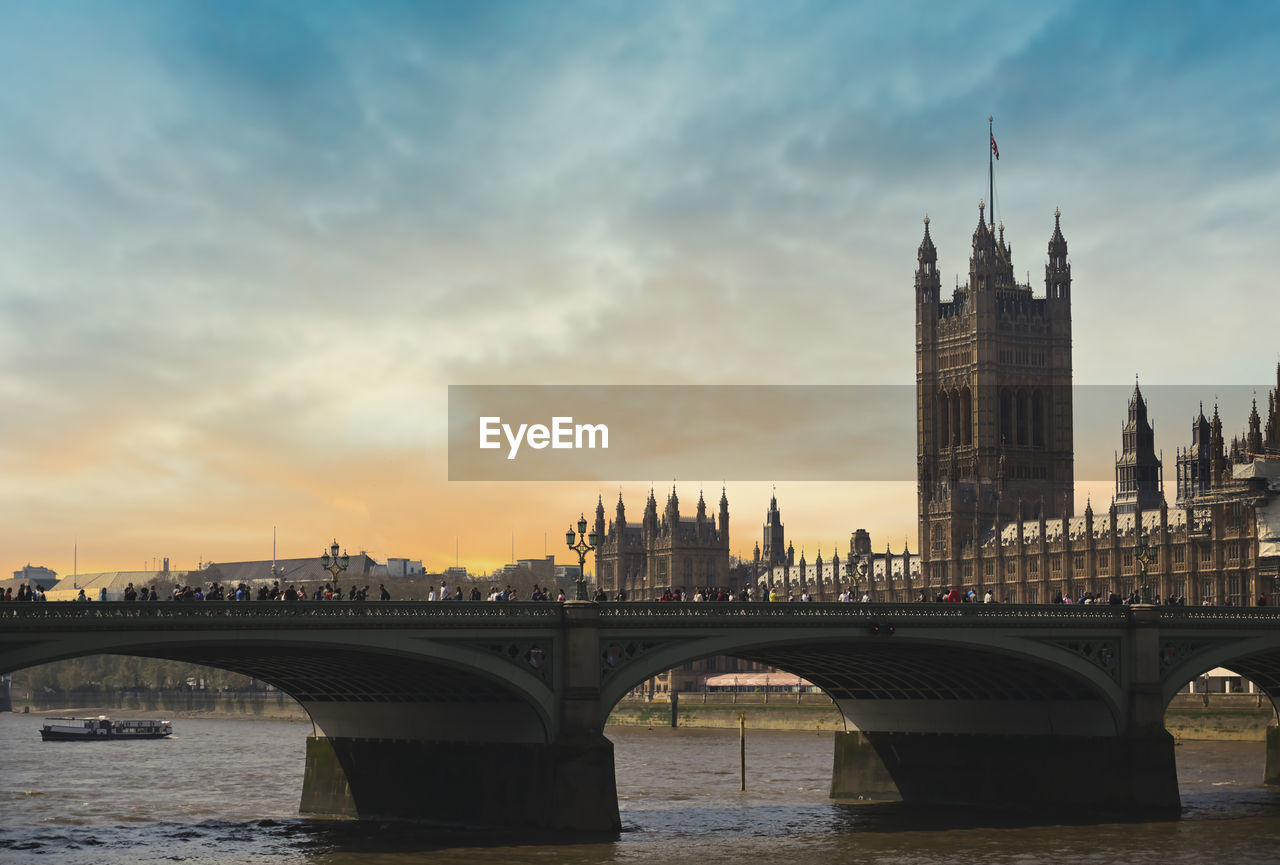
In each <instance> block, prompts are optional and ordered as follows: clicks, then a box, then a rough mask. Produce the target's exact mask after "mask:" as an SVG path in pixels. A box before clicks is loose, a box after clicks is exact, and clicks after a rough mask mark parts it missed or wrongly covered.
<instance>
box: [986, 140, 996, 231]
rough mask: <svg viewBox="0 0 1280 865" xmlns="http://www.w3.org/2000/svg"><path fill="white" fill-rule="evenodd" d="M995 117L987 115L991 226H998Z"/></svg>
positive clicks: (988, 204) (988, 206)
mask: <svg viewBox="0 0 1280 865" xmlns="http://www.w3.org/2000/svg"><path fill="white" fill-rule="evenodd" d="M994 122H995V117H993V116H992V115H990V114H988V115H987V195H988V196H990V197H989V198H988V199H987V213H989V214H990V215H991V227H992V228H995V227H996V163H995V148H994V147H992V146H991V142H993V141H995V140H996V133H995V127H994V126H993V125H992V124H993V123H994Z"/></svg>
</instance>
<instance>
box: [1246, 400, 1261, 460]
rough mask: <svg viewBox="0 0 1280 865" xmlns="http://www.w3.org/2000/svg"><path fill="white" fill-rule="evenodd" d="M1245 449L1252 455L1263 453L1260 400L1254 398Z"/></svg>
mask: <svg viewBox="0 0 1280 865" xmlns="http://www.w3.org/2000/svg"><path fill="white" fill-rule="evenodd" d="M1245 449H1246V450H1247V451H1248V452H1249V453H1251V454H1260V453H1262V418H1261V417H1259V416H1258V398H1257V397H1256V396H1255V397H1254V398H1253V410H1252V411H1250V412H1249V435H1248V436H1247V437H1246V439H1245Z"/></svg>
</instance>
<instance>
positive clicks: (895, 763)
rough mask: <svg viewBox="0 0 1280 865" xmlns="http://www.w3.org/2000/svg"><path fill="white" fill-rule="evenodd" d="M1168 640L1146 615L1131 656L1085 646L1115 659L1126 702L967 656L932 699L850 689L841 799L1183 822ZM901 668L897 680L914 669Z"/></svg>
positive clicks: (836, 793)
mask: <svg viewBox="0 0 1280 865" xmlns="http://www.w3.org/2000/svg"><path fill="white" fill-rule="evenodd" d="M1157 633H1158V631H1157V611H1156V610H1155V609H1150V610H1142V609H1135V610H1134V611H1133V614H1132V617H1131V622H1130V626H1129V633H1128V635H1127V638H1126V639H1124V640H1123V641H1122V644H1123V648H1122V649H1121V648H1120V647H1118V646H1116V647H1113V646H1111V645H1110V644H1109V643H1107V642H1102V643H1091V642H1089V641H1087V640H1081V641H1079V642H1078V643H1076V645H1077V646H1078V647H1080V649H1081V650H1084V651H1086V652H1093V653H1099V652H1101V653H1106V652H1114V653H1115V655H1114V656H1113V661H1112V663H1113V664H1115V665H1117V669H1115V671H1114V672H1115V674H1116V679H1117V680H1121V681H1125V682H1126V683H1127V687H1126V688H1125V689H1124V690H1123V691H1121V692H1120V693H1119V699H1115V700H1109V699H1108V695H1107V692H1106V691H1105V690H1101V691H1091V690H1090V689H1088V688H1086V687H1081V684H1080V682H1079V680H1075V681H1073V680H1072V679H1071V678H1068V677H1066V676H1060V675H1056V674H1055V673H1054V672H1053V671H1052V670H1051V669H1050V668H1044V667H1040V668H1037V667H1034V666H1030V665H1027V664H1026V663H1025V662H1024V661H1019V660H1014V659H1010V658H1001V657H999V656H996V655H991V654H987V653H985V652H983V651H976V652H975V651H972V650H968V649H964V648H962V647H956V649H955V650H954V651H953V652H951V653H949V654H950V655H951V660H950V661H948V662H947V663H946V665H945V666H944V668H943V669H940V670H937V671H936V675H934V674H933V672H934V671H924V670H920V671H918V672H917V681H920V682H921V683H922V687H923V688H925V689H928V690H930V691H931V692H932V693H930V694H929V695H928V696H929V697H931V698H930V699H910V698H909V697H908V698H907V699H892V700H885V699H867V697H868V696H869V694H867V693H865V692H864V693H849V689H848V688H844V689H840V690H843V691H844V693H842V694H840V695H839V696H837V699H836V702H837V704H838V705H839V706H840V709H841V711H842V712H843V713H844V715H845V719H846V724H847V727H848V730H847V731H846V732H843V733H837V734H836V741H835V755H834V761H833V766H832V774H831V796H832V798H833V799H836V800H838V801H845V802H857V801H909V802H916V803H927V804H948V805H950V804H958V803H963V804H965V805H974V806H990V807H1016V808H1022V809H1027V808H1034V809H1036V810H1045V811H1054V810H1064V811H1071V812H1077V813H1078V812H1080V811H1095V810H1096V811H1099V812H1111V813H1134V812H1168V813H1170V814H1176V813H1178V811H1179V808H1180V800H1179V795H1178V778H1177V769H1176V766H1175V761H1174V741H1173V737H1172V736H1171V735H1170V734H1169V733H1168V732H1167V731H1166V730H1165V729H1164V721H1163V716H1164V706H1165V699H1164V697H1163V695H1162V692H1161V678H1160V660H1159V658H1160V655H1159V647H1158V645H1157ZM932 657H933V663H935V664H936V663H937V655H936V653H934V654H933V656H932ZM1106 657H1107V656H1106V655H1104V656H1103V658H1104V660H1105V659H1106ZM889 660H890V659H887V658H886V662H888V661H889ZM895 660H896V666H897V668H898V670H901V669H903V667H904V666H907V665H909V664H910V663H911V661H910V659H904V658H901V657H900V658H897V659H895ZM1112 690H1114V689H1112ZM896 696H899V697H901V696H903V695H896ZM915 696H917V697H922V696H923V695H921V694H917V695H915ZM939 697H941V699H939ZM1121 701H1122V702H1121Z"/></svg>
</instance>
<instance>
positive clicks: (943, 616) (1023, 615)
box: [600, 602, 1129, 626]
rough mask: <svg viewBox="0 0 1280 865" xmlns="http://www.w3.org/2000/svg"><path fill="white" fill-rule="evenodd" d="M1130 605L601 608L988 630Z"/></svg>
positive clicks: (1096, 617) (1078, 620)
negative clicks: (944, 624) (930, 625)
mask: <svg viewBox="0 0 1280 865" xmlns="http://www.w3.org/2000/svg"><path fill="white" fill-rule="evenodd" d="M1128 610H1129V608H1128V607H1124V606H1116V607H1113V606H1109V605H1098V606H1094V605H1091V604H1086V605H1075V604H1071V605H1063V604H921V603H914V604H874V603H873V604H847V603H785V604H766V603H748V604H743V603H723V602H708V603H669V602H622V603H606V604H601V605H600V620H601V624H610V625H617V624H625V623H627V622H640V621H644V620H649V621H661V622H664V623H666V624H672V625H675V624H680V625H697V624H706V625H708V626H711V625H716V624H720V623H723V622H724V621H725V620H732V621H737V622H741V621H742V620H744V619H745V620H748V621H750V622H751V623H753V624H758V625H760V626H774V625H777V626H783V625H786V626H794V625H796V624H797V623H805V622H811V623H814V624H818V623H823V624H832V625H838V624H857V623H864V624H867V625H871V624H873V623H875V622H882V623H892V624H895V625H898V624H903V623H907V622H910V623H915V624H931V623H942V622H945V623H947V624H949V625H957V626H966V625H973V626H983V625H987V626H989V625H994V624H1002V625H1008V624H1012V623H1015V622H1023V623H1028V624H1033V623H1035V624H1038V623H1044V622H1048V621H1052V622H1054V623H1057V624H1078V625H1081V626H1085V625H1094V626H1096V625H1113V624H1122V623H1124V622H1125V621H1127V620H1128V615H1129V613H1128Z"/></svg>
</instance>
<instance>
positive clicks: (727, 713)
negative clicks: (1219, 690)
mask: <svg viewBox="0 0 1280 865" xmlns="http://www.w3.org/2000/svg"><path fill="white" fill-rule="evenodd" d="M740 713H741V714H745V715H746V723H747V726H748V727H750V728H752V729H756V730H805V731H823V730H843V729H844V719H843V717H842V716H841V715H840V711H839V710H838V709H837V708H836V706H835V704H834V703H832V702H831V700H830V699H829V698H828V697H827V696H826V695H824V694H804V695H785V694H784V695H770V697H769V702H767V703H766V702H765V701H764V699H763V695H761V694H739V695H737V697H736V700H734V698H733V695H728V694H681V695H680V697H679V699H678V700H677V701H676V722H677V723H676V726H679V727H711V728H736V727H737V726H738V723H739V721H738V715H739V714H740ZM1274 719H1275V712H1274V711H1273V710H1272V708H1271V703H1270V702H1269V701H1268V700H1267V699H1266V698H1265V697H1264V698H1262V699H1261V700H1258V699H1257V698H1256V697H1255V696H1253V695H1248V696H1246V695H1214V697H1213V698H1211V699H1210V700H1209V701H1207V704H1206V701H1205V700H1204V698H1203V696H1202V695H1194V696H1193V695H1189V694H1188V695H1185V698H1184V695H1179V696H1178V697H1175V698H1174V700H1173V702H1172V703H1171V704H1170V706H1169V708H1168V710H1167V711H1166V712H1165V716H1164V725H1165V729H1167V730H1168V731H1169V732H1170V733H1171V734H1172V735H1173V737H1174V739H1176V740H1179V741H1181V740H1187V741H1210V742H1262V741H1265V740H1266V732H1267V725H1268V724H1271V723H1273V721H1274ZM608 723H609V724H610V725H613V726H628V727H634V726H639V727H670V726H672V724H671V704H670V703H668V702H666V701H656V700H655V701H645V700H624V701H622V702H621V703H619V704H618V705H617V706H615V707H614V710H613V713H612V714H610V715H609V720H608Z"/></svg>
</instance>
